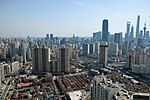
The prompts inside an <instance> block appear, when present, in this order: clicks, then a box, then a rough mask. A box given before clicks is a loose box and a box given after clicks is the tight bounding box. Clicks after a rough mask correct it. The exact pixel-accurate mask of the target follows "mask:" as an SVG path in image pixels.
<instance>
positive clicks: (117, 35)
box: [114, 32, 122, 45]
mask: <svg viewBox="0 0 150 100" xmlns="http://www.w3.org/2000/svg"><path fill="white" fill-rule="evenodd" d="M114 42H115V43H118V44H119V45H121V44H122V32H120V33H115V35H114Z"/></svg>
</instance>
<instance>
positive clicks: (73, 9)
mask: <svg viewBox="0 0 150 100" xmlns="http://www.w3.org/2000/svg"><path fill="white" fill-rule="evenodd" d="M149 4H150V1H149V0H115V1H114V0H94V1H93V0H63V1H62V0H1V1H0V35H1V36H2V37H18V36H21V37H26V36H27V35H30V36H35V37H37V36H38V37H40V36H41V37H43V36H45V34H46V33H53V34H54V35H55V36H66V37H69V36H72V35H73V34H76V35H77V36H91V35H92V33H93V32H94V31H101V30H102V20H103V19H108V20H109V32H110V33H111V34H114V33H116V32H123V34H125V32H126V22H127V21H130V22H131V25H133V26H134V27H136V21H137V15H140V16H141V23H140V29H143V27H144V23H145V20H146V24H147V29H150V26H149V25H150V21H149V19H148V18H150V14H149V13H148V12H150V6H149ZM134 34H135V32H134Z"/></svg>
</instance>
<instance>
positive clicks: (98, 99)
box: [91, 75, 121, 100]
mask: <svg viewBox="0 0 150 100" xmlns="http://www.w3.org/2000/svg"><path fill="white" fill-rule="evenodd" d="M120 89H121V88H120V87H119V85H118V84H114V83H112V80H110V79H107V78H106V76H104V75H101V76H95V77H94V79H93V82H92V87H91V100H113V97H114V94H115V93H117V92H118V91H119V90H120ZM119 100H120V99H119Z"/></svg>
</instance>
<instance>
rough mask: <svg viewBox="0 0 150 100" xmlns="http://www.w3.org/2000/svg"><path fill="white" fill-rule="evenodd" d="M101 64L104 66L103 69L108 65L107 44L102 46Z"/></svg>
mask: <svg viewBox="0 0 150 100" xmlns="http://www.w3.org/2000/svg"><path fill="white" fill-rule="evenodd" d="M99 63H100V64H102V65H103V67H105V66H107V64H108V45H107V44H106V43H102V44H101V45H100V53H99Z"/></svg>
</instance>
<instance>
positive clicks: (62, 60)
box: [59, 47, 70, 72]
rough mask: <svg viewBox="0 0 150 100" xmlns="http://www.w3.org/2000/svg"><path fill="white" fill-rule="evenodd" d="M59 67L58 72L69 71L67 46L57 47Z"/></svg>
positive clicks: (68, 50)
mask: <svg viewBox="0 0 150 100" xmlns="http://www.w3.org/2000/svg"><path fill="white" fill-rule="evenodd" d="M59 67H60V72H70V49H69V47H61V48H60V49H59Z"/></svg>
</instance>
